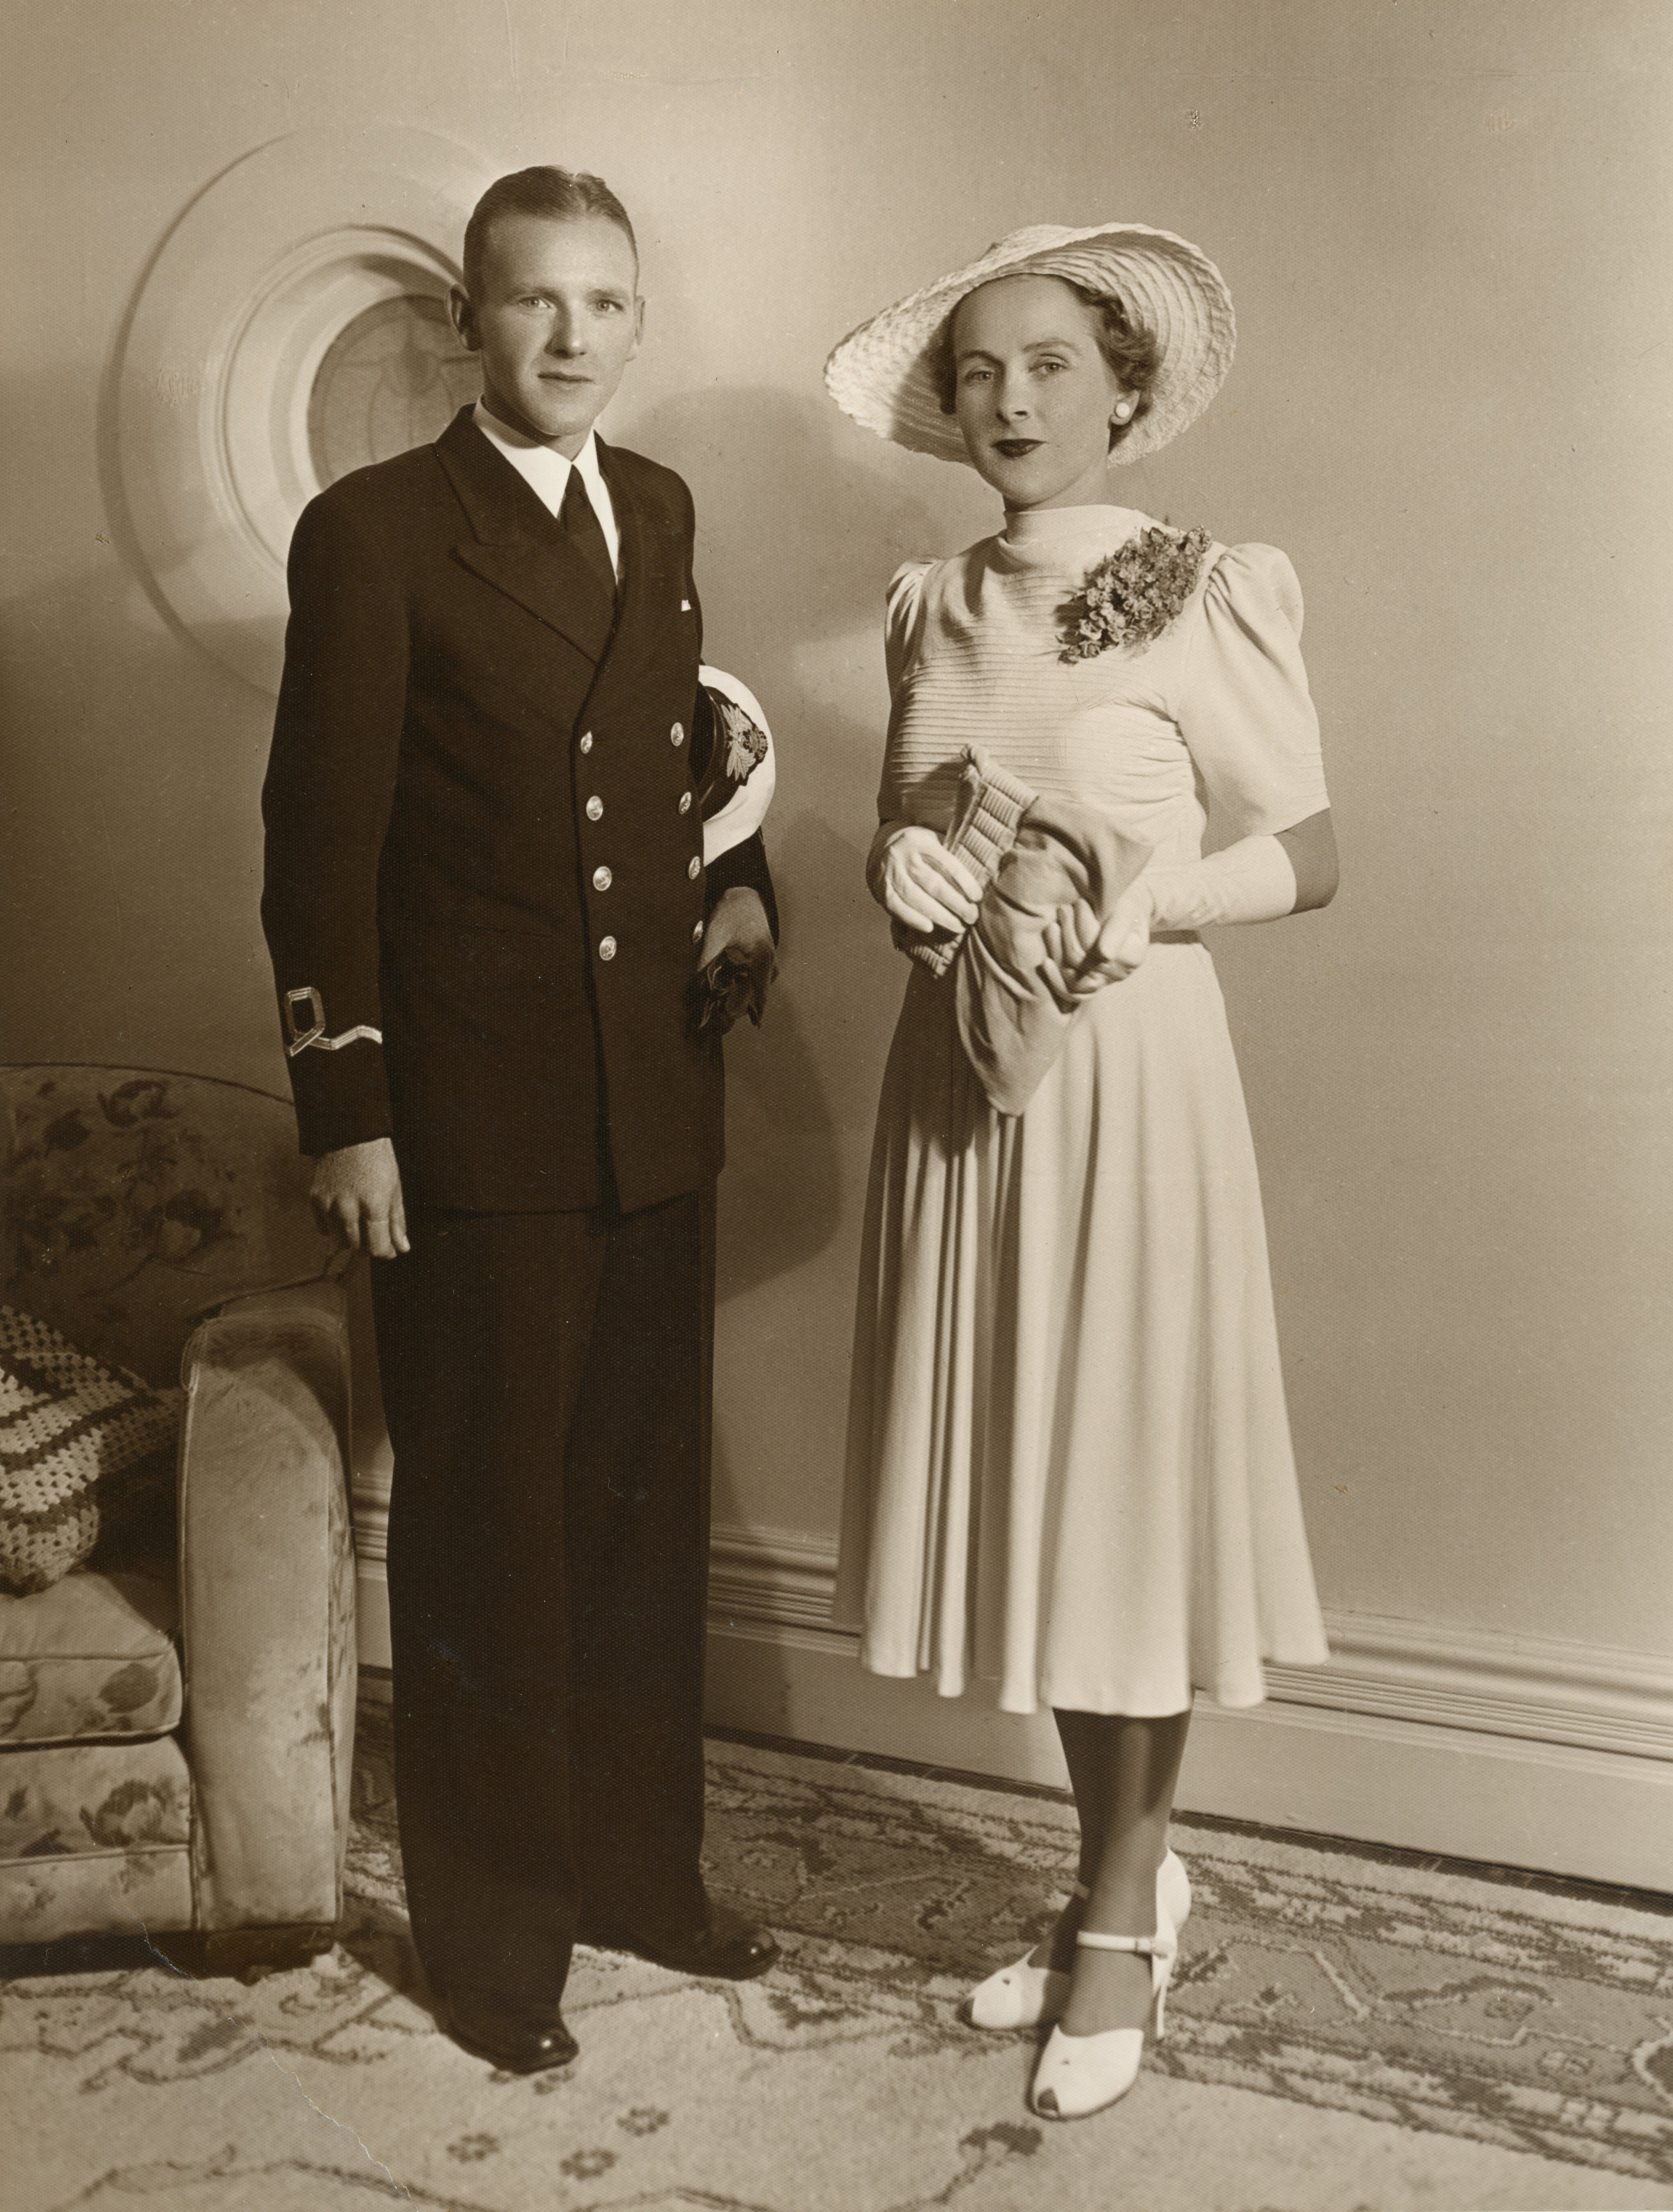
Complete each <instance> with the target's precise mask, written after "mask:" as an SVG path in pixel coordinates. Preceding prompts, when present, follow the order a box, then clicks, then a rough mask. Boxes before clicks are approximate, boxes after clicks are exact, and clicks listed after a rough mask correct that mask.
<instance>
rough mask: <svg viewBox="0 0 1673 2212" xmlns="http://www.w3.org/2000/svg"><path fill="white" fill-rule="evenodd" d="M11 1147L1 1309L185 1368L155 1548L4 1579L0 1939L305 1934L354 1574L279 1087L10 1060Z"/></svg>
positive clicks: (324, 1895) (157, 1380)
mask: <svg viewBox="0 0 1673 2212" xmlns="http://www.w3.org/2000/svg"><path fill="white" fill-rule="evenodd" d="M8 1125H9V1127H8ZM8 1139H9V1145H8ZM8 1150H9V1162H10V1165H9V1173H8V1175H7V1177H6V1185H5V1206H4V1235H5V1245H4V1252H3V1257H4V1260H5V1261H6V1266H5V1269H4V1277H5V1289H4V1302H5V1303H6V1304H8V1305H11V1306H15V1307H19V1308H21V1309H22V1310H25V1311H26V1312H28V1313H30V1314H33V1316H35V1317H36V1318H37V1319H39V1320H40V1321H44V1322H47V1323H49V1324H50V1325H51V1326H52V1328H56V1329H58V1330H59V1331H61V1332H62V1334H64V1336H66V1337H68V1338H70V1340H72V1341H73V1342H74V1343H75V1344H76V1345H77V1346H80V1347H82V1349H83V1350H85V1351H87V1352H93V1353H94V1354H96V1355H97V1356H98V1357H99V1358H101V1359H104V1360H106V1361H109V1362H112V1363H113V1364H120V1365H121V1366H124V1367H126V1368H129V1369H131V1370H134V1371H135V1372H137V1374H138V1375H140V1376H142V1377H143V1379H144V1380H145V1381H146V1382H148V1383H152V1384H154V1385H172V1384H173V1383H174V1382H175V1381H176V1379H177V1378H178V1379H179V1382H180V1383H182V1384H183V1386H184V1417H183V1421H182V1426H181V1434H180V1443H179V1461H178V1503H179V1522H178V1538H177V1541H176V1543H175V1544H174V1546H173V1555H172V1556H171V1554H170V1551H169V1549H168V1548H167V1547H166V1542H165V1548H163V1549H162V1550H161V1553H159V1552H157V1551H156V1549H155V1547H154V1549H153V1552H152V1553H151V1554H150V1555H149V1556H147V1555H145V1554H144V1553H143V1549H142V1551H141V1553H139V1554H138V1555H137V1556H135V1557H132V1558H129V1559H118V1560H117V1561H116V1562H114V1563H113V1564H108V1565H107V1564H106V1563H105V1562H104V1560H103V1559H102V1557H101V1554H100V1553H94V1556H93V1558H92V1559H91V1560H90V1561H89V1562H88V1564H87V1565H83V1566H82V1567H80V1568H77V1569H76V1570H75V1571H73V1572H71V1573H70V1574H69V1575H68V1576H66V1577H64V1579H63V1580H62V1581H60V1582H58V1583H55V1584H54V1585H53V1586H52V1588H51V1589H45V1590H41V1591H38V1592H36V1593H34V1594H33V1595H27V1596H11V1595H4V1594H0V1946H8V1947H9V1946H16V1945H27V1946H29V1947H31V1948H33V1947H35V1946H38V1945H41V1944H46V1943H52V1942H58V1941H61V1940H63V1939H64V1938H68V1937H82V1936H100V1935H106V1936H116V1935H124V1934H126V1935H143V1936H146V1937H148V1938H149V1939H150V1940H151V1941H152V1942H155V1944H156V1946H157V1948H159V1949H161V1950H163V1951H165V1952H166V1953H167V1954H169V1955H171V1956H173V1957H175V1958H177V1959H178V1960H179V1962H180V1963H182V1964H186V1965H190V1966H193V1967H195V1968H198V1970H200V1971H209V1972H239V1971H246V1970H249V1969H252V1968H255V1967H259V1966H263V1965H266V1964H279V1963H288V1962H290V1961H293V1960H300V1959H301V1958H303V1957H307V1956H309V1955H312V1954H313V1953H314V1952H316V1951H319V1950H320V1949H323V1948H326V1947H327V1946H329V1944H330V1943H331V1942H332V1932H333V1929H334V1925H335V1923H336V1921H337V1918H338V1911H339V1908H340V1905H341V1900H342V1885H343V1859H344V1841H345V1838H346V1833H347V1826H348V1807H349V1787H350V1760H351V1756H352V1749H353V1733H354V1714H355V1691H356V1668H355V1626H354V1589H355V1583H354V1563H353V1556H352V1547H351V1543H350V1520H349V1498H348V1490H347V1474H348V1467H349V1435H350V1427H349V1415H350V1406H349V1355H348V1339H347V1330H346V1322H345V1319H344V1301H343V1294H342V1291H341V1289H340V1288H339V1286H338V1284H337V1283H336V1282H335V1281H333V1280H332V1279H331V1276H330V1269H331V1267H332V1252H331V1249H330V1247H329V1246H328V1244H327V1243H326V1242H325V1239H324V1238H323V1237H321V1235H320V1233H319V1231H318V1230H317V1229H316V1227H315V1226H314V1224H313V1217H312V1215H311V1213H310V1211H309V1208H308V1204H307V1163H306V1162H305V1161H303V1160H301V1158H299V1157H298V1155H297V1153H296V1150H295V1125H294V1122H293V1121H292V1118H291V1113H290V1109H289V1104H288V1103H286V1102H284V1101H283V1100H280V1099H278V1098H276V1097H271V1096H269V1095H267V1094H266V1093H265V1092H262V1091H253V1090H250V1089H247V1088H246V1087H245V1086H243V1085H238V1084H233V1083H221V1082H214V1081H210V1080H209V1079H204V1078H199V1077H192V1076H182V1075H173V1074H164V1073H155V1072H152V1071H147V1070H141V1069H131V1068H113V1067H84V1066H30V1067H10V1068H3V1069H0V1159H3V1158H5V1157H6V1154H7V1151H8Z"/></svg>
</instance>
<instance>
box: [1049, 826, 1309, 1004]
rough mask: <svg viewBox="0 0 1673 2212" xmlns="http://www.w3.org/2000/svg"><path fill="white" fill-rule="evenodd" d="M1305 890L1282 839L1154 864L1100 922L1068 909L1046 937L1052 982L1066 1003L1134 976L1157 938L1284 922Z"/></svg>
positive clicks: (1086, 910) (1246, 841) (1243, 842)
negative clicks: (1236, 924) (1210, 927)
mask: <svg viewBox="0 0 1673 2212" xmlns="http://www.w3.org/2000/svg"><path fill="white" fill-rule="evenodd" d="M1297 896H1298V890H1297V885H1296V880H1295V870H1294V868H1293V866H1292V865H1291V862H1290V856H1289V854H1287V852H1286V851H1285V849H1284V848H1283V846H1282V845H1281V843H1280V842H1279V841H1278V840H1277V838H1276V837H1266V836H1261V837H1243V838H1239V840H1238V842H1237V843H1236V844H1235V845H1228V846H1227V847H1226V849H1225V851H1224V852H1221V853H1210V854H1208V858H1207V859H1206V860H1187V861H1184V862H1182V863H1180V864H1179V865H1178V866H1174V867H1162V868H1156V867H1151V868H1147V869H1146V870H1145V871H1144V872H1143V873H1142V874H1141V876H1140V877H1139V878H1137V879H1136V881H1135V882H1133V883H1131V884H1129V885H1128V887H1127V889H1126V890H1124V891H1123V892H1122V895H1121V896H1120V897H1119V898H1118V899H1117V900H1116V903H1115V906H1114V908H1112V909H1111V911H1110V913H1109V914H1107V915H1104V917H1103V921H1102V923H1101V924H1100V922H1099V920H1098V916H1097V915H1096V914H1094V913H1093V911H1092V908H1090V907H1089V906H1087V905H1086V903H1085V902H1081V903H1080V905H1079V906H1078V907H1077V908H1075V909H1074V911H1073V912H1071V911H1069V910H1068V909H1067V908H1064V909H1061V910H1060V913H1059V917H1058V920H1057V921H1056V923H1054V924H1051V925H1049V927H1048V928H1047V929H1046V931H1045V935H1044V945H1045V951H1046V956H1047V958H1046V964H1045V966H1044V968H1043V970H1042V974H1043V977H1044V979H1045V981H1046V983H1047V986H1048V987H1049V989H1050V991H1051V992H1052V994H1053V995H1054V996H1055V997H1056V1000H1057V1001H1058V1004H1059V1005H1060V1006H1063V1007H1064V1008H1065V1009H1067V1008H1068V1007H1070V1006H1074V1004H1075V1003H1076V1002H1077V1001H1079V1000H1082V999H1086V998H1089V997H1090V996H1091V995H1092V993H1093V992H1094V991H1101V990H1102V989H1104V987H1105V986H1106V985H1107V984H1110V983H1116V982H1119V981H1121V980H1122V977H1124V976H1127V975H1131V974H1132V972H1133V970H1134V969H1135V968H1136V967H1137V966H1138V965H1139V963H1140V962H1141V960H1142V959H1143V958H1144V957H1145V954H1146V952H1147V950H1148V949H1149V945H1150V941H1151V939H1153V938H1154V937H1160V936H1162V935H1164V934H1165V933H1171V932H1174V931H1179V930H1193V929H1201V928H1202V927H1203V925H1204V924H1205V923H1207V922H1214V921H1279V920H1281V918H1282V916H1283V915H1287V914H1293V913H1294V911H1295V902H1296V898H1297Z"/></svg>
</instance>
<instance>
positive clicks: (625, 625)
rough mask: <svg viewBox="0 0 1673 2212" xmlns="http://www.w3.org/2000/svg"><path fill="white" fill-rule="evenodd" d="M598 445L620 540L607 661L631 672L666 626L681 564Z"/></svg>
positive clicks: (627, 480) (619, 470)
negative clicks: (619, 566)
mask: <svg viewBox="0 0 1673 2212" xmlns="http://www.w3.org/2000/svg"><path fill="white" fill-rule="evenodd" d="M598 446H599V468H600V469H601V470H602V471H603V473H604V480H605V483H606V484H608V485H609V487H610V504H611V507H612V508H613V509H614V510H615V514H616V527H617V530H618V531H619V532H621V538H622V586H621V592H620V594H619V598H618V602H617V614H616V628H615V631H614V633H613V635H611V641H610V650H609V654H608V659H609V662H610V665H611V667H612V668H615V667H616V666H617V664H618V663H619V664H621V665H623V666H624V667H625V668H628V669H631V668H633V667H634V666H636V665H638V664H640V663H642V661H643V659H644V657H645V653H646V652H647V651H648V647H649V645H650V642H651V641H652V639H653V638H654V636H655V635H658V634H659V633H660V629H662V628H663V627H664V626H665V625H666V621H667V617H668V611H669V606H670V604H671V599H672V597H673V596H676V595H677V594H678V589H679V586H680V583H681V581H682V578H681V577H680V576H679V575H678V574H676V573H675V571H676V570H677V569H678V568H680V567H681V565H682V563H681V562H680V558H679V555H678V549H677V546H676V544H675V543H674V541H673V540H672V538H670V537H669V535H668V532H666V529H660V528H659V527H658V526H657V519H656V517H655V515H654V513H648V512H647V510H646V508H645V507H644V506H643V505H642V503H641V501H639V500H638V499H637V498H636V496H635V494H634V489H633V485H632V483H631V481H630V478H629V477H628V475H627V472H626V471H625V470H624V469H623V467H622V466H621V464H620V463H619V462H618V461H617V458H616V455H615V453H613V452H612V451H611V448H610V447H608V446H607V445H606V444H605V441H604V440H603V439H602V438H600V439H599V441H598Z"/></svg>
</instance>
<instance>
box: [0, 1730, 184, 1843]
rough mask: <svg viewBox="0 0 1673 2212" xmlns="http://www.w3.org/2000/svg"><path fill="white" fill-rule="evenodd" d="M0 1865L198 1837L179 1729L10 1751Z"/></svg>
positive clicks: (0, 1810)
mask: <svg viewBox="0 0 1673 2212" xmlns="http://www.w3.org/2000/svg"><path fill="white" fill-rule="evenodd" d="M0 1771H3V1778H4V1783H5V1787H4V1790H0V1866H4V1865H6V1864H7V1863H9V1862H11V1861H13V1860H18V1859H58V1858H75V1857H82V1856H83V1855H84V1854H85V1853H87V1852H89V1851H134V1850H157V1849H158V1848H160V1847H161V1846H163V1845H166V1844H188V1843H190V1842H191V1840H192V1778H191V1776H190V1775H189V1774H188V1772H187V1771H186V1758H185V1754H184V1753H182V1751H181V1749H180V1747H179V1744H178V1743H177V1742H176V1741H174V1739H173V1736H167V1735H165V1736H158V1737H156V1738H155V1740H154V1741H151V1742H149V1743H85V1744H81V1743H78V1744H69V1745H64V1744H59V1745H56V1746H54V1747H52V1748H51V1749H50V1750H49V1749H47V1748H46V1747H40V1746H36V1747H29V1748H27V1749H20V1750H17V1751H11V1752H8V1753H7V1754H6V1759H5V1765H4V1768H3V1770H0Z"/></svg>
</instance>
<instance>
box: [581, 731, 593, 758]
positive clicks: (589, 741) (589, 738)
mask: <svg viewBox="0 0 1673 2212" xmlns="http://www.w3.org/2000/svg"><path fill="white" fill-rule="evenodd" d="M581 750H582V752H584V753H590V752H591V751H592V750H593V732H591V730H588V731H587V732H586V734H585V735H584V736H583V737H582V738H581Z"/></svg>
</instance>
